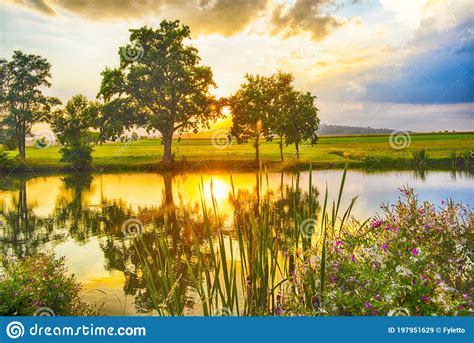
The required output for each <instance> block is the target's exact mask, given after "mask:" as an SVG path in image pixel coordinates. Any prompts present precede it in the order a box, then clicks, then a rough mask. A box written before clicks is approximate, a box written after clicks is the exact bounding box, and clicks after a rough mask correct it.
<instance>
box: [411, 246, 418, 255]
mask: <svg viewBox="0 0 474 343" xmlns="http://www.w3.org/2000/svg"><path fill="white" fill-rule="evenodd" d="M411 254H412V255H413V256H418V250H416V248H413V249H412V250H411Z"/></svg>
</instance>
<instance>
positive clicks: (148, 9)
mask: <svg viewBox="0 0 474 343" xmlns="http://www.w3.org/2000/svg"><path fill="white" fill-rule="evenodd" d="M13 2H14V3H17V4H21V5H23V6H27V7H29V8H31V9H34V10H37V11H39V12H41V13H43V14H46V15H56V14H58V12H61V11H65V12H69V13H73V14H76V15H78V16H81V17H83V18H86V19H91V20H116V19H129V20H133V19H140V18H146V17H150V16H156V17H159V18H162V19H165V18H166V19H175V18H179V19H180V20H181V21H182V22H183V23H185V24H187V25H190V26H191V27H192V29H193V31H195V32H200V33H215V32H217V33H221V34H223V35H231V34H234V33H236V32H239V31H241V30H243V29H244V28H245V27H246V26H247V25H249V24H250V23H251V22H253V21H254V20H255V19H256V18H258V16H259V15H260V14H261V13H262V12H263V11H264V10H265V8H266V5H267V1H266V0H255V1H252V0H195V1H187V0H82V1H78V0H13Z"/></svg>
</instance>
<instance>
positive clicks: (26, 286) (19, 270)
mask: <svg viewBox="0 0 474 343" xmlns="http://www.w3.org/2000/svg"><path fill="white" fill-rule="evenodd" d="M3 268H4V269H3V272H0V279H2V281H1V283H0V315H1V316H11V315H18V316H32V315H34V314H35V311H36V310H37V309H39V308H41V307H48V308H50V309H52V310H53V311H54V313H55V315H58V316H83V315H96V314H98V312H99V309H98V308H97V307H94V306H90V305H87V304H86V303H85V302H84V301H83V300H82V299H81V297H80V292H81V285H80V284H79V283H78V282H77V281H76V280H75V278H74V276H73V275H68V272H67V268H66V267H65V265H64V258H60V259H55V258H54V256H52V255H47V254H39V255H36V256H32V257H27V258H25V259H23V260H21V261H15V260H4V261H3Z"/></svg>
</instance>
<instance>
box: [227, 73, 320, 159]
mask: <svg viewBox="0 0 474 343" xmlns="http://www.w3.org/2000/svg"><path fill="white" fill-rule="evenodd" d="M245 79H246V82H244V83H243V84H242V85H241V86H240V89H239V90H237V92H235V94H234V95H232V96H231V97H229V98H228V99H227V105H228V106H229V107H230V108H231V111H232V123H233V126H232V130H231V132H232V135H233V137H234V138H235V139H236V140H237V142H238V143H239V144H240V143H245V142H248V141H249V140H253V141H254V147H255V152H256V160H257V161H258V160H259V154H260V153H259V146H260V140H261V139H262V138H263V139H265V140H267V141H270V140H272V139H273V138H274V136H278V137H279V139H280V142H279V146H280V156H281V159H282V160H283V139H285V144H286V145H289V144H295V146H296V151H297V155H299V144H300V143H301V142H303V141H306V140H309V141H310V142H311V144H313V143H315V142H316V140H317V135H316V130H317V129H318V124H319V118H318V117H317V111H318V110H317V108H316V107H315V106H314V100H315V98H316V97H314V96H312V95H311V93H308V92H302V91H297V90H295V88H294V86H293V84H292V83H293V80H294V77H293V75H292V74H289V73H282V72H278V73H276V74H273V75H271V76H261V75H255V76H253V75H246V76H245Z"/></svg>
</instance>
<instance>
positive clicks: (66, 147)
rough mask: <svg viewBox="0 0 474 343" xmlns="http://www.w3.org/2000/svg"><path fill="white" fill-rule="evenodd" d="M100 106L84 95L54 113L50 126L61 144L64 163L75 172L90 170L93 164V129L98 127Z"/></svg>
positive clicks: (72, 99) (78, 96)
mask: <svg viewBox="0 0 474 343" xmlns="http://www.w3.org/2000/svg"><path fill="white" fill-rule="evenodd" d="M100 107H101V106H100V104H99V103H97V102H93V101H89V100H88V99H87V98H86V97H85V96H84V95H80V94H79V95H76V96H73V97H72V98H71V99H70V100H69V101H68V102H67V103H66V105H65V106H64V108H62V109H58V110H56V111H54V112H53V114H52V115H51V118H50V124H51V127H52V128H53V131H54V133H55V134H56V136H57V138H58V140H59V142H60V143H61V144H62V145H63V148H62V149H61V153H62V159H61V161H62V162H66V163H68V164H69V165H70V166H71V167H73V168H74V169H75V170H84V169H90V167H91V164H92V147H91V146H90V143H91V135H90V132H91V129H93V128H95V127H96V126H97V118H98V117H99V113H100Z"/></svg>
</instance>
